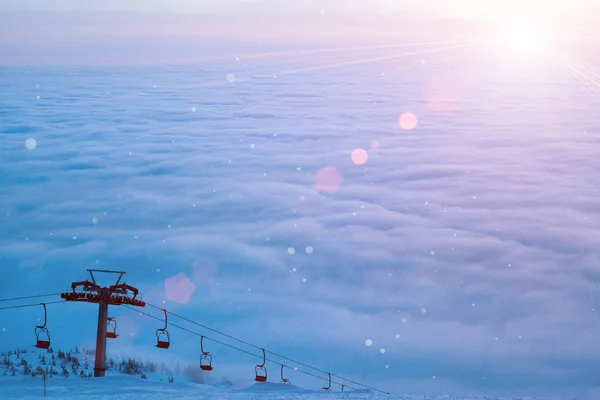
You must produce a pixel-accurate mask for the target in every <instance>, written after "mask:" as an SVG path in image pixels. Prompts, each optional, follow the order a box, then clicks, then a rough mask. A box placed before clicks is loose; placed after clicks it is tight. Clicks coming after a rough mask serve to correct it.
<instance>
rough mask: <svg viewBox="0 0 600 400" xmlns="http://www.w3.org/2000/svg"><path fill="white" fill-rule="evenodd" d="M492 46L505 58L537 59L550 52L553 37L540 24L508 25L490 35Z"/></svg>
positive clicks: (522, 23) (521, 23)
mask: <svg viewBox="0 0 600 400" xmlns="http://www.w3.org/2000/svg"><path fill="white" fill-rule="evenodd" d="M492 39H493V43H492V45H493V46H494V47H495V48H496V49H497V50H499V51H500V52H502V53H503V54H504V55H506V56H512V57H519V58H539V57H543V56H546V55H548V54H549V53H550V52H551V51H552V45H553V42H554V40H553V35H552V34H551V31H550V30H549V29H548V28H547V27H546V26H544V25H542V24H539V23H538V24H535V23H532V22H520V23H515V22H513V23H508V24H505V25H503V26H500V27H498V29H497V30H496V32H495V33H494V34H493V35H492Z"/></svg>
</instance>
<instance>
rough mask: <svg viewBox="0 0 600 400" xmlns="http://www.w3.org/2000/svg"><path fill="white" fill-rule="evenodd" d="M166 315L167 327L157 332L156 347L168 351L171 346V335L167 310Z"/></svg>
mask: <svg viewBox="0 0 600 400" xmlns="http://www.w3.org/2000/svg"><path fill="white" fill-rule="evenodd" d="M163 312H164V313H165V327H164V328H160V329H157V330H156V340H157V343H156V347H158V348H159V349H168V348H169V346H170V345H171V336H170V335H169V331H167V324H168V320H167V310H163Z"/></svg>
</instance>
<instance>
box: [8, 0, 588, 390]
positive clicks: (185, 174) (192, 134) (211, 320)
mask: <svg viewBox="0 0 600 400" xmlns="http://www.w3.org/2000/svg"><path fill="white" fill-rule="evenodd" d="M265 3H266V1H265ZM6 4H8V3H3V7H7V5H6ZM53 4H55V9H54V10H53V11H52V12H53V13H55V14H52V15H56V16H58V17H61V18H62V17H64V18H66V20H69V18H71V17H72V16H73V15H75V14H69V13H70V12H71V11H67V9H71V8H73V6H74V4H75V3H73V2H64V3H60V2H57V3H53ZM103 4H104V6H103V7H106V8H107V9H108V8H111V7H113V6H114V8H117V6H118V7H122V5H123V4H125V5H128V6H131V7H130V8H128V9H118V10H115V11H118V12H119V13H124V14H119V15H132V14H131V13H134V14H135V13H137V14H136V15H142V13H140V11H139V10H138V9H136V7H134V6H133V5H132V4H133V3H116V2H115V3H103ZM138 4H141V3H138ZM144 4H148V7H155V6H153V5H152V4H164V3H144ZM170 4H172V5H173V6H175V5H180V6H181V10H187V8H185V7H184V6H185V5H186V4H187V5H188V7H189V6H190V5H191V4H192V3H191V2H190V3H183V2H181V3H170ZM194 4H195V3H194ZM332 4H334V3H332ZM382 4H383V3H382ZM465 4H466V3H465ZM572 4H576V3H572ZM581 4H583V3H581ZM35 5H36V3H34V2H19V3H14V4H13V5H10V4H9V6H10V7H11V10H17V11H11V12H14V13H15V14H12V15H20V16H26V15H27V18H29V19H27V23H33V22H35V18H38V17H39V16H40V15H42V14H39V13H35V12H32V13H29V11H28V10H27V9H26V7H28V6H31V7H33V8H35ZM226 5H228V6H229V5H230V8H227V7H224V8H223V9H215V10H212V11H211V12H214V13H215V15H216V14H218V15H225V17H224V18H226V20H231V19H228V18H233V16H232V15H234V14H235V12H234V11H232V10H235V7H234V6H233V3H231V4H230V3H226ZM254 5H255V3H244V5H243V7H253V6H254ZM356 6H357V7H358V6H360V3H356ZM388 6H389V7H390V8H392V6H394V4H392V3H389V4H388ZM281 7H282V8H283V6H281ZM306 8H307V9H311V8H310V7H309V6H306ZM154 10H156V11H155V12H156V13H158V10H159V7H158V6H156V8H154ZM381 10H383V6H382V8H381ZM92 11H94V10H92V9H85V10H76V13H90V12H92ZM73 12H74V13H75V11H73ZM94 12H95V11H94ZM107 12H108V11H107ZM348 14H349V15H351V14H352V11H351V10H349V11H348ZM0 15H3V16H4V17H3V18H7V17H6V15H7V14H2V13H0ZM77 15H83V14H77ZM85 15H88V16H90V15H92V14H85ZM94 15H95V16H94V18H97V19H95V21H97V22H98V24H97V25H94V26H93V29H89V30H86V29H88V28H89V26H85V24H81V25H78V27H79V28H78V29H82V30H78V31H77V32H78V33H80V34H81V35H79V34H78V35H76V36H72V33H73V32H74V26H73V25H69V24H67V25H64V26H63V27H62V28H61V29H63V31H59V32H54V31H53V30H50V33H49V34H48V35H45V34H41V33H39V32H38V33H35V34H33V33H31V32H26V33H24V35H23V37H21V36H18V37H15V36H6V35H2V36H1V37H2V40H3V43H4V46H5V47H3V49H5V50H6V49H8V48H12V49H13V50H14V49H21V51H20V52H17V53H14V52H13V53H10V54H11V55H12V56H14V57H16V58H13V59H11V60H9V62H7V64H10V66H4V67H2V68H1V69H0V71H1V74H0V91H1V92H2V93H3V94H4V95H3V96H2V97H1V98H0V140H1V141H2V146H0V156H1V157H0V265H3V272H4V279H2V280H0V293H2V296H0V297H1V298H7V297H17V296H26V295H35V294H40V293H53V292H56V291H61V290H65V289H67V288H68V287H69V286H70V283H71V282H73V281H80V280H83V279H86V278H87V277H88V276H87V274H86V271H85V270H86V269H87V268H106V269H116V270H125V271H127V276H126V281H127V283H129V284H131V285H134V286H136V287H138V288H139V289H140V290H141V292H142V293H143V296H144V299H145V300H146V301H148V302H149V303H151V304H154V305H158V306H161V305H162V306H164V307H166V308H168V309H169V310H172V311H173V312H175V313H178V314H182V315H184V316H186V317H189V318H191V319H193V320H197V321H199V322H201V323H203V324H207V325H209V326H211V327H214V328H216V329H219V330H222V331H224V332H226V333H228V334H233V335H235V336H238V337H240V338H242V339H245V340H248V341H250V342H252V343H254V344H256V345H258V346H265V347H267V348H268V349H271V350H273V351H275V352H277V353H280V354H284V355H288V356H290V357H292V358H295V359H298V360H301V361H304V362H307V363H310V364H314V365H317V366H319V367H320V368H322V369H324V370H331V371H332V372H337V373H338V374H341V375H344V376H348V377H350V378H351V379H355V380H360V381H363V382H365V383H367V384H371V385H374V386H378V387H384V388H386V389H388V390H392V391H394V392H395V393H411V394H423V393H431V394H446V393H449V394H465V395H468V394H491V395H513V396H528V395H548V396H554V397H556V396H559V395H564V396H565V397H567V396H570V397H574V396H577V397H578V398H584V399H594V398H597V394H598V390H599V388H598V386H599V382H598V378H597V375H596V371H597V370H598V363H599V361H598V359H599V358H598V357H599V356H600V353H599V352H598V350H597V349H598V348H600V347H599V346H598V339H597V337H598V334H597V333H598V331H597V330H598V328H599V326H598V325H599V321H600V320H599V319H598V318H599V317H598V315H597V307H598V300H599V297H598V284H599V283H600V273H599V272H598V267H597V264H598V254H597V248H598V239H597V235H596V230H597V226H598V223H600V215H599V213H598V211H599V210H598V207H597V198H598V195H599V193H598V185H597V184H596V183H597V181H598V172H597V171H599V170H600V168H599V166H598V158H597V156H596V154H597V151H596V146H598V137H599V135H600V126H599V125H598V122H597V118H595V115H596V112H595V110H597V109H598V106H600V98H599V96H596V95H595V94H598V95H600V89H599V88H598V82H597V79H596V78H594V76H596V77H598V76H600V75H598V74H600V70H599V68H598V66H599V65H600V59H598V55H597V54H598V53H597V52H594V51H591V50H590V49H592V50H593V48H594V47H593V46H594V42H585V45H582V46H581V47H576V46H574V47H573V48H570V49H567V50H569V51H566V53H565V54H566V55H568V56H570V57H571V61H569V62H568V63H566V64H565V63H564V62H563V63H562V64H561V62H558V59H557V58H556V57H555V58H552V59H548V58H547V57H545V56H542V55H541V54H540V53H536V52H535V51H531V52H529V51H528V52H526V54H522V53H519V52H516V51H514V49H512V48H511V49H508V51H498V50H499V49H497V48H490V47H489V46H481V45H478V46H476V47H472V46H471V47H465V46H466V43H464V42H461V43H456V42H452V43H449V42H450V41H451V40H452V39H453V37H439V36H438V37H436V38H435V39H436V40H435V42H431V43H429V44H415V43H414V42H412V41H404V42H400V43H396V44H394V45H390V44H389V42H387V44H386V45H378V46H375V45H372V44H371V45H364V44H363V43H360V42H357V43H348V42H347V41H344V40H343V38H344V37H345V38H346V39H348V38H349V36H344V35H341V36H340V37H339V38H338V37H337V36H334V38H333V39H332V38H330V39H329V42H328V43H320V46H319V47H318V46H316V44H315V43H313V45H312V46H311V47H306V48H305V49H306V50H305V52H304V53H299V52H298V51H295V50H290V48H292V49H293V48H295V47H293V46H291V43H293V44H294V46H296V45H297V43H298V42H297V41H296V39H295V38H291V37H288V36H283V37H282V38H279V41H278V42H272V43H271V42H269V43H266V42H262V43H261V42H260V41H255V40H254V39H255V38H254V37H251V40H248V39H247V38H246V40H245V41H244V40H243V38H236V37H235V36H233V37H222V36H218V35H217V36H214V37H198V38H196V39H197V40H196V41H195V42H194V41H192V40H189V41H188V38H185V37H181V36H177V35H172V31H169V29H167V30H166V31H161V30H158V32H154V35H155V37H153V36H151V35H150V33H152V31H153V30H152V29H150V28H152V27H153V26H154V25H152V24H151V21H152V18H151V16H152V15H159V14H152V12H150V11H147V12H144V14H143V15H144V18H147V19H143V20H142V17H140V19H139V20H137V22H138V23H140V26H146V28H147V29H146V30H143V29H142V30H141V31H137V28H136V29H132V30H131V31H129V32H128V33H127V34H125V33H123V32H121V31H119V32H118V34H116V35H112V33H114V32H111V31H107V30H106V27H107V26H110V25H107V24H109V23H116V22H115V21H114V20H112V19H110V18H108V19H105V18H107V17H106V16H107V15H109V14H107V13H105V12H104V11H103V12H100V13H98V14H94ZM112 15H116V14H112ZM173 15H175V14H173ZM173 15H171V16H169V18H172V21H177V20H178V19H177V18H179V16H177V17H175V16H173ZM319 15H323V16H324V15H328V12H327V11H326V12H325V13H324V14H320V13H319ZM58 17H57V18H58ZM188 17H189V15H187V16H185V17H181V18H183V21H193V19H190V20H187V19H185V18H188ZM238 17H239V18H242V17H241V16H238ZM89 18H92V17H91V16H90V17H89ZM236 18H237V17H236ZM319 18H321V17H319ZM461 18H466V17H464V16H463V17H461ZM390 19H391V18H390ZM23 21H25V20H20V19H13V20H11V23H12V25H9V26H7V25H2V26H3V27H2V28H0V29H6V30H8V31H11V29H13V28H15V27H19V26H21V24H22V23H24V22H23ZM61 21H63V20H61V19H60V18H58V19H57V20H55V24H56V26H59V25H61V23H60V22H61ZM71 21H72V20H71ZM117 22H119V21H117ZM126 22H127V19H124V20H120V22H119V23H120V24H121V25H120V26H121V27H126V26H128V24H127V23H126ZM282 24H283V22H282ZM342 25H343V24H342ZM185 26H186V25H185V23H183V22H182V23H181V24H180V28H182V29H183V28H184V27H185ZM189 26H192V25H189ZM299 26H301V27H303V28H302V29H305V25H303V24H300V25H299ZM84 28H85V29H84ZM203 29H204V28H203ZM267 31H268V30H267ZM11 32H12V31H11ZM86 32H87V33H86ZM302 32H303V31H302ZM65 37H69V40H71V41H73V43H75V44H78V46H79V47H77V46H75V45H73V46H70V47H69V48H68V49H67V48H65V47H64V46H63V45H61V44H60V43H61V42H60V40H62V39H64V38H65ZM338 39H339V41H338ZM442 42H443V43H442ZM182 43H184V44H185V45H182ZM192 43H194V44H193V46H195V47H193V49H194V50H197V51H198V52H199V53H200V54H197V53H195V52H194V53H193V54H191V53H192V52H189V51H188V52H181V51H180V50H181V48H182V46H184V47H186V46H192ZM249 43H252V45H249ZM286 43H288V44H290V46H289V47H288V46H286ZM91 44H93V46H92V47H91V48H88V46H91ZM155 44H157V46H158V44H160V46H159V47H154V45H155ZM175 44H176V45H175ZM224 44H225V45H224ZM57 46H58V47H57ZM32 48H36V49H37V51H36V52H33V53H32V52H30V51H28V50H30V49H32ZM157 48H160V51H155V50H156V49H157ZM186 48H188V49H189V47H186ZM56 49H63V50H64V52H62V51H59V52H56V51H55V50H56ZM69 49H70V50H69ZM74 49H75V50H76V51H75V50H74ZM82 49H87V51H88V53H82V51H83V50H82ZM91 50H94V51H91ZM98 50H102V51H98ZM233 50H235V51H233ZM504 50H507V49H504ZM11 51H12V50H11ZM203 51H204V52H203ZM6 54H8V53H6ZM142 54H144V55H146V56H147V58H144V57H142V56H141V55H142ZM236 57H237V58H236ZM5 60H6V58H5ZM15 60H16V61H15ZM123 60H126V62H121V63H120V62H119V61H123ZM182 60H185V61H186V62H183V61H182ZM86 61H87V62H86ZM151 61H152V62H151ZM72 64H75V66H73V65H72ZM118 64H128V65H118ZM594 74H596V75H594ZM590 77H591V78H590ZM595 79H596V80H595ZM582 83H584V84H582ZM586 84H587V86H586ZM36 302H37V300H36ZM0 304H1V305H4V304H5V303H0ZM41 311H42V310H41V307H32V308H26V309H18V310H10V311H9V310H0V318H1V319H0V343H1V345H0V350H3V348H4V347H6V348H11V347H16V346H21V347H26V346H30V345H32V344H33V339H34V337H33V327H34V325H35V324H37V323H39V322H40V318H41ZM145 311H147V312H149V313H152V314H153V315H155V316H157V317H160V314H159V313H156V310H154V309H152V308H147V309H146V310H145ZM111 315H114V316H115V317H116V318H117V320H118V323H119V330H120V333H121V336H120V338H119V339H118V341H115V342H112V343H111V344H110V347H109V351H110V352H112V353H113V354H115V353H119V354H127V355H137V356H141V357H143V358H153V359H158V360H165V361H180V362H196V361H197V360H196V358H197V356H198V352H199V348H198V347H199V346H198V338H197V337H195V336H193V335H190V334H188V333H186V332H183V331H180V330H178V329H177V328H174V327H173V328H171V329H170V331H171V335H172V339H173V344H172V347H171V349H169V351H167V352H165V351H160V350H158V349H156V348H154V347H153V345H154V343H153V341H154V340H155V339H156V338H155V336H154V334H155V330H156V329H157V328H159V327H160V323H158V321H154V320H152V319H149V318H146V317H144V316H140V315H137V314H136V313H134V312H132V311H129V310H127V309H112V310H111ZM95 318H96V310H95V306H93V305H87V304H59V305H50V306H49V324H48V327H49V329H50V331H51V333H52V339H53V341H54V343H56V345H57V346H64V347H68V346H74V345H79V346H87V347H92V346H93V343H94V334H95V323H96V320H95ZM171 322H173V321H171ZM176 323H182V321H177V322H176ZM182 324H184V323H182ZM184 325H185V326H186V327H187V328H190V329H194V330H197V331H198V332H201V333H203V334H206V335H207V336H209V337H211V336H212V335H213V333H211V332H210V331H202V330H201V329H200V328H199V327H198V326H194V325H189V324H184ZM214 338H215V339H222V338H220V337H218V336H215V337H214ZM210 349H211V350H210V351H211V352H212V354H213V357H214V362H215V364H216V365H218V369H217V371H216V372H215V376H216V377H217V379H219V378H223V379H225V378H226V379H230V380H232V381H235V382H237V383H240V384H247V383H250V382H251V375H252V373H253V367H254V363H255V362H256V360H254V359H252V357H249V356H247V355H244V354H238V353H237V352H235V351H234V350H231V349H227V348H223V347H222V346H221V347H220V346H218V344H216V343H212V344H211V345H210ZM249 350H252V349H249ZM270 368H271V367H270ZM270 371H273V370H272V369H271V370H270ZM276 371H277V370H276V369H275V375H276ZM270 373H272V372H270ZM293 379H294V382H298V383H301V384H304V385H307V386H311V385H313V386H314V385H316V384H317V385H320V384H321V382H318V381H317V382H315V381H314V380H312V381H311V380H310V379H308V378H304V377H301V376H297V375H294V376H293ZM595 396H596V397H595Z"/></svg>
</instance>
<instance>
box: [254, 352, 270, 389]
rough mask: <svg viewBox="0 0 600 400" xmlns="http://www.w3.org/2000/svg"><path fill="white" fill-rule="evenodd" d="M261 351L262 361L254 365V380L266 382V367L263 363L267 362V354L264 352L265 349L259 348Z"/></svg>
mask: <svg viewBox="0 0 600 400" xmlns="http://www.w3.org/2000/svg"><path fill="white" fill-rule="evenodd" d="M261 350H262V353H263V362H262V364H258V365H256V367H255V368H254V372H256V378H254V380H255V381H256V382H266V381H267V368H266V367H265V364H266V363H267V355H266V354H265V349H261Z"/></svg>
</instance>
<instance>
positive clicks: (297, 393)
mask: <svg viewBox="0 0 600 400" xmlns="http://www.w3.org/2000/svg"><path fill="white" fill-rule="evenodd" d="M52 354H54V358H52ZM75 360H76V361H75ZM93 360H94V356H93V354H91V353H90V352H88V353H86V352H85V350H84V349H82V350H81V351H80V352H75V351H73V350H72V351H69V352H65V351H62V350H60V349H57V350H55V351H54V352H53V353H48V352H47V351H45V350H39V349H33V350H19V351H18V353H17V351H15V350H13V351H10V352H4V353H0V400H17V399H19V400H20V399H44V396H43V394H44V380H43V375H36V374H35V371H36V369H38V367H39V368H40V369H43V370H46V368H48V370H50V369H51V368H52V369H54V370H56V371H55V374H54V375H52V376H49V377H48V378H47V380H46V398H51V399H64V400H70V399H72V400H99V399H120V400H138V399H147V400H178V399H181V400H187V399H196V400H204V399H225V400H258V399H261V400H262V399H274V400H294V399H298V400H333V399H356V400H361V399H364V400H377V399H403V400H459V399H460V400H469V399H470V400H476V399H477V400H479V399H480V400H483V399H486V400H494V399H492V398H490V397H436V396H418V397H414V396H387V395H381V394H374V393H371V392H370V391H368V390H366V391H362V390H361V391H353V390H346V391H345V392H343V393H342V392H340V391H331V392H325V391H319V390H308V389H303V388H299V387H296V386H294V385H289V384H279V383H271V382H267V383H256V384H253V385H251V386H249V387H246V388H236V387H233V386H232V385H231V384H230V383H229V382H221V383H218V384H212V385H207V384H201V383H196V382H194V379H192V378H191V377H190V376H188V375H186V374H185V373H182V374H180V375H177V374H173V372H172V371H171V370H169V368H168V367H164V366H163V367H156V370H155V371H154V372H151V371H149V370H148V369H146V368H145V367H142V368H141V370H137V369H135V368H134V369H135V371H134V373H133V374H126V373H123V372H122V371H123V367H119V365H125V364H127V363H128V361H129V363H130V365H131V362H132V360H131V359H112V361H113V363H112V364H114V367H113V368H111V369H109V370H107V371H106V377H104V378H93V377H88V376H89V375H90V374H92V373H93ZM109 360H110V358H109ZM53 361H54V362H53ZM86 361H87V363H86ZM7 362H8V364H7ZM141 364H143V365H145V366H152V363H148V362H146V363H141ZM136 365H139V363H136ZM63 366H64V368H63ZM13 369H14V375H13V373H12V371H13ZM64 370H67V371H68V372H69V373H68V376H66V375H67V374H66V373H64ZM32 372H33V374H32ZM142 376H144V378H142ZM169 378H173V381H172V382H171V381H170V379H169ZM196 381H198V380H197V379H196ZM532 400H533V399H532Z"/></svg>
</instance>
